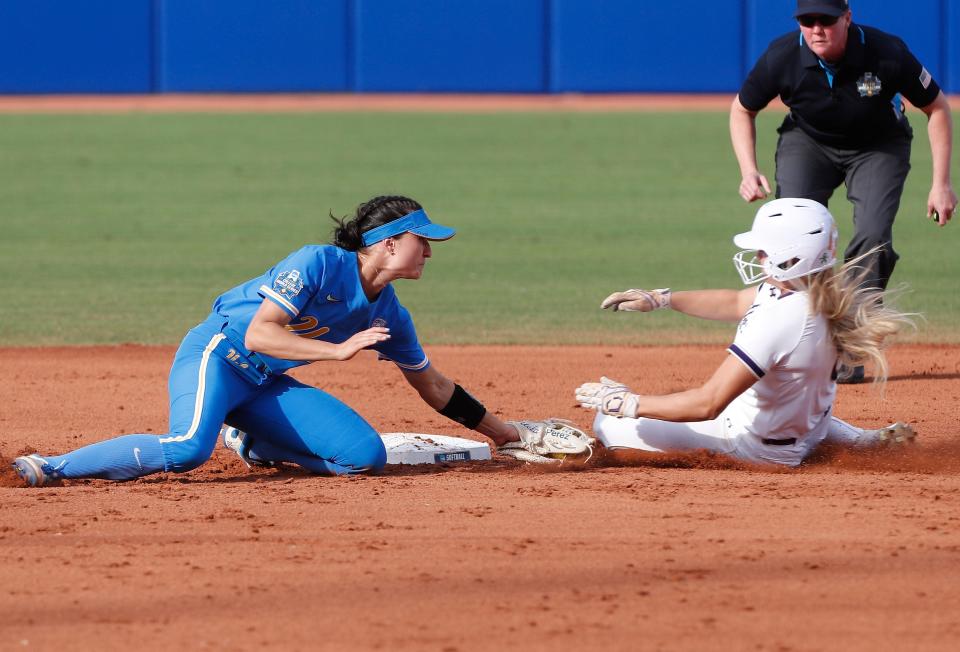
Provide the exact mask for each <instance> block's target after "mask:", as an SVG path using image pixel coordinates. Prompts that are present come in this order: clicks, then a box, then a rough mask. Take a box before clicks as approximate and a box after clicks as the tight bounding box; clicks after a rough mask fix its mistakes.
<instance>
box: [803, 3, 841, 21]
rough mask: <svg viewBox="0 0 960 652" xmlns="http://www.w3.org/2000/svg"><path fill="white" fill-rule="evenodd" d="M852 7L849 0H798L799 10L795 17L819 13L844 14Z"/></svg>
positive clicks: (822, 14)
mask: <svg viewBox="0 0 960 652" xmlns="http://www.w3.org/2000/svg"><path fill="white" fill-rule="evenodd" d="M848 9H850V3H849V2H847V0H797V10H796V11H795V12H793V17H794V18H799V17H800V16H808V15H810V14H819V15H821V16H842V15H843V14H845V13H847V10H848Z"/></svg>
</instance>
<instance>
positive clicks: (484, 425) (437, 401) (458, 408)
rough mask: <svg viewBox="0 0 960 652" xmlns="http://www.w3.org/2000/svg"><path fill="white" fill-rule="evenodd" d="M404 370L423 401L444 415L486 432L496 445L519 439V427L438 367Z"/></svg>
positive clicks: (478, 430) (404, 373) (472, 428)
mask: <svg viewBox="0 0 960 652" xmlns="http://www.w3.org/2000/svg"><path fill="white" fill-rule="evenodd" d="M402 371H403V376H404V378H406V379H407V382H408V383H410V386H411V387H413V388H414V389H415V390H417V393H418V394H420V398H422V399H423V401H424V403H426V404H427V405H429V406H430V407H432V408H433V409H434V410H436V411H437V412H439V413H440V414H442V415H443V416H445V417H447V418H449V419H453V420H454V421H456V422H457V423H459V424H461V425H463V426H465V427H467V428H470V429H471V430H476V431H477V432H479V433H480V434H483V435H486V436H487V437H489V438H490V439H492V440H493V441H494V443H496V444H497V446H502V445H503V444H505V443H507V442H510V441H517V440H518V439H519V438H520V436H519V434H518V433H517V429H516V428H514V427H513V426H511V425H509V424H507V423H504V422H503V421H501V420H500V419H498V418H497V416H496V415H495V414H492V413H491V412H489V411H487V409H486V408H485V407H483V405H482V404H481V403H480V402H479V401H477V400H476V399H475V398H473V396H471V395H470V394H469V393H467V391H466V390H465V389H463V388H462V387H460V386H459V385H457V384H456V383H454V382H453V381H452V380H450V379H449V378H447V377H446V376H444V375H443V374H442V373H440V372H439V371H438V370H437V369H436V367H434V366H432V365H431V366H430V367H427V368H426V369H424V370H423V371H407V370H405V369H404V370H402Z"/></svg>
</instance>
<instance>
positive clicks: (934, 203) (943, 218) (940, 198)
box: [927, 185, 957, 226]
mask: <svg viewBox="0 0 960 652" xmlns="http://www.w3.org/2000/svg"><path fill="white" fill-rule="evenodd" d="M956 210H957V193H955V192H954V191H953V188H952V187H951V186H949V185H947V186H934V187H933V188H931V189H930V195H929V196H928V197H927V217H932V218H934V220H935V221H936V223H937V224H939V225H940V226H946V225H947V222H949V221H950V218H951V217H953V213H954V212H955V211H956Z"/></svg>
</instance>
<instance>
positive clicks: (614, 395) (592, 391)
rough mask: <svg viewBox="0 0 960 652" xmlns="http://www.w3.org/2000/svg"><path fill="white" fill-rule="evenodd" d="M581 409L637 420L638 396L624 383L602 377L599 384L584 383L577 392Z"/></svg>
mask: <svg viewBox="0 0 960 652" xmlns="http://www.w3.org/2000/svg"><path fill="white" fill-rule="evenodd" d="M575 394H576V397H577V402H578V403H580V407H583V408H586V409H588V410H597V411H598V412H602V413H603V414H608V415H610V416H612V417H618V418H620V417H629V418H631V419H636V418H637V411H638V407H639V406H638V400H637V395H636V394H633V393H632V392H631V391H630V388H629V387H627V386H626V385H624V384H623V383H618V382H617V381H615V380H610V379H609V378H607V377H606V376H601V377H600V382H599V383H584V384H582V385H580V387H578V388H577V389H576V390H575Z"/></svg>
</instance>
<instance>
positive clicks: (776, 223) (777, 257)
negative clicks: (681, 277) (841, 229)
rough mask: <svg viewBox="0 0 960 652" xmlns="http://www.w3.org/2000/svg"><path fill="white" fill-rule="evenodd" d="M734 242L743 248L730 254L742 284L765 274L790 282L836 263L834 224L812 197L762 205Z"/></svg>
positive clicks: (759, 278)
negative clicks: (751, 221)
mask: <svg viewBox="0 0 960 652" xmlns="http://www.w3.org/2000/svg"><path fill="white" fill-rule="evenodd" d="M733 242H734V244H736V245H737V246H738V247H740V248H741V249H743V251H741V252H740V253H738V254H737V255H736V256H734V257H733V264H734V265H736V267H737V272H739V273H740V278H742V279H743V282H744V284H745V285H752V284H753V283H756V282H757V281H761V280H763V279H764V278H766V277H770V278H772V279H774V280H777V281H789V280H791V279H795V278H800V277H802V276H809V275H810V274H815V273H816V272H821V271H823V270H825V269H829V268H831V267H833V265H834V263H836V262H837V225H836V223H834V221H833V216H832V215H831V214H830V211H828V210H827V208H826V206H824V205H823V204H820V203H818V202H815V201H813V200H812V199H792V198H784V199H775V200H773V201H771V202H768V203H766V204H764V205H763V206H761V207H760V210H758V211H757V216H756V217H755V218H754V219H753V226H752V227H751V228H750V230H749V231H747V232H746V233H740V234H739V235H736V236H734V238H733ZM758 252H763V254H764V256H763V257H761V256H759V255H758Z"/></svg>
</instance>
